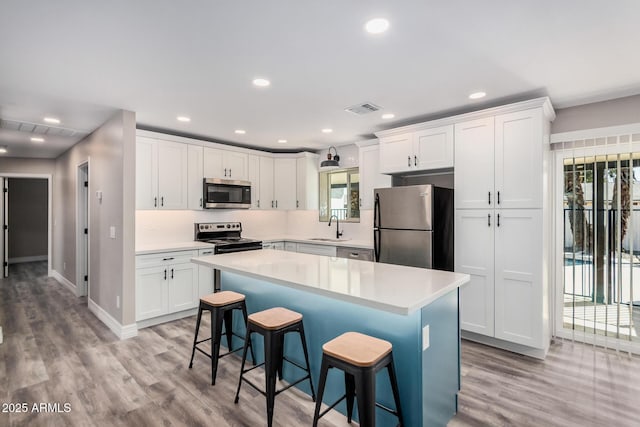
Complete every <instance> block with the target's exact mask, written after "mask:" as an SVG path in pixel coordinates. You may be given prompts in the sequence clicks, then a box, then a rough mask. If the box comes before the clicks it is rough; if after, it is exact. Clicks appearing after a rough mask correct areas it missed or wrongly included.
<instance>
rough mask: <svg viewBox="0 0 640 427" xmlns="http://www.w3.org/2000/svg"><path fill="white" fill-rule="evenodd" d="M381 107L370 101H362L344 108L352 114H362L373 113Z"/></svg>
mask: <svg viewBox="0 0 640 427" xmlns="http://www.w3.org/2000/svg"><path fill="white" fill-rule="evenodd" d="M381 108H382V107H379V106H377V105H376V104H373V103H371V102H363V103H362V104H357V105H352V106H351V107H347V108H345V109H344V110H345V111H348V112H350V113H353V114H357V115H359V116H362V115H363V114H368V113H373V112H374V111H378V110H380V109H381Z"/></svg>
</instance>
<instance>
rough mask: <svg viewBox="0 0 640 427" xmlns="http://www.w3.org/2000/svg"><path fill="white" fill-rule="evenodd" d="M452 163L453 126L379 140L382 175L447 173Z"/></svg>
mask: <svg viewBox="0 0 640 427" xmlns="http://www.w3.org/2000/svg"><path fill="white" fill-rule="evenodd" d="M382 133H383V134H384V132H382ZM453 163H454V156H453V125H447V126H439V127H433V128H426V129H418V130H412V131H407V132H403V133H399V134H392V135H389V136H381V137H380V172H382V173H388V174H393V173H401V172H415V171H424V170H432V169H446V168H451V167H453Z"/></svg>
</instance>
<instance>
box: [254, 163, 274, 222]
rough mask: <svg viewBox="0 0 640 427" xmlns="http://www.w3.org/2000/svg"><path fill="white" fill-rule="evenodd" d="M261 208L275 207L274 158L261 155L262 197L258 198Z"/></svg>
mask: <svg viewBox="0 0 640 427" xmlns="http://www.w3.org/2000/svg"><path fill="white" fill-rule="evenodd" d="M258 207H259V208H260V209H272V208H273V207H275V199H274V194H273V159H272V158H271V157H260V197H259V198H258Z"/></svg>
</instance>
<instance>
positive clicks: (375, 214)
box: [373, 193, 380, 229]
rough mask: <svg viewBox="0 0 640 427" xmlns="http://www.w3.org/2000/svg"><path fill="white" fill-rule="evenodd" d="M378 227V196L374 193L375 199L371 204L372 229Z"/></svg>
mask: <svg viewBox="0 0 640 427" xmlns="http://www.w3.org/2000/svg"><path fill="white" fill-rule="evenodd" d="M378 227H380V194H378V193H376V198H375V201H374V203H373V228H375V229H377V228H378Z"/></svg>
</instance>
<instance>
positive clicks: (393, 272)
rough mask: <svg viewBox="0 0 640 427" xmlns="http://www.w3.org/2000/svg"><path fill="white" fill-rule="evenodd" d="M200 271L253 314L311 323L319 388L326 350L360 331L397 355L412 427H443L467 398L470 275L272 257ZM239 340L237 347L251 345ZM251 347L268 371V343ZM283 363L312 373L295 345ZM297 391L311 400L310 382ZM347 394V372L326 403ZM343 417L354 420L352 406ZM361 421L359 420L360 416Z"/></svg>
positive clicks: (386, 393) (331, 379)
mask: <svg viewBox="0 0 640 427" xmlns="http://www.w3.org/2000/svg"><path fill="white" fill-rule="evenodd" d="M192 261H193V262H194V263H196V264H200V265H204V266H208V267H211V268H213V269H215V270H218V271H219V272H220V276H219V277H220V285H219V286H220V288H221V289H222V290H231V291H236V292H239V293H242V294H244V295H246V305H247V309H248V311H249V313H253V312H257V311H260V310H265V309H268V308H272V307H285V308H288V309H290V310H294V311H296V312H299V313H301V314H302V315H303V316H304V328H305V333H306V340H307V345H308V348H309V359H310V365H311V373H312V378H313V382H314V385H315V386H316V387H317V384H318V377H319V374H320V363H321V358H322V345H323V344H324V343H326V342H327V341H330V340H332V339H333V338H335V337H337V336H338V335H340V334H342V333H344V332H348V331H356V332H361V333H363V334H367V335H371V336H373V337H377V338H381V339H384V340H387V341H389V342H391V344H392V345H393V357H394V364H395V367H396V371H397V381H398V387H399V390H400V401H401V404H402V411H403V415H404V425H405V426H444V425H446V424H447V421H448V420H449V419H451V418H452V417H453V416H454V414H455V413H456V410H457V395H458V391H459V389H460V325H459V316H458V289H459V287H460V286H462V285H463V284H464V283H466V282H468V281H469V276H468V275H466V274H458V273H451V272H446V271H438V270H428V269H421V268H413V267H404V266H398V265H391V264H382V263H373V262H369V261H359V260H352V259H344V258H335V257H326V256H319V255H310V254H302V253H295V252H285V251H277V250H271V249H269V250H258V251H247V252H236V253H229V254H220V255H212V256H205V257H199V258H194V259H193V260H192ZM216 276H217V275H216ZM234 330H236V331H237V332H239V333H240V334H243V333H244V322H242V320H241V319H240V316H236V318H234ZM236 339H237V341H236V342H234V347H235V345H236V344H237V345H242V341H241V340H240V339H239V338H236ZM252 342H253V346H254V349H255V352H256V357H257V361H258V362H262V361H263V347H262V342H261V340H260V339H259V338H258V336H255V337H254V338H253V341H252ZM284 353H285V355H287V357H288V358H290V359H292V360H293V361H295V362H297V363H299V364H302V365H304V358H303V351H302V347H301V345H300V340H298V339H293V338H289V339H287V340H286V342H285V350H284ZM299 376H300V372H299V371H298V370H297V368H295V367H293V366H289V365H288V364H285V366H284V371H283V379H284V380H285V381H287V380H289V381H293V380H294V379H296V378H298V377H299ZM297 387H299V388H300V389H302V390H303V391H305V392H306V393H310V389H309V387H308V382H306V381H305V382H303V383H300V384H299V385H298V386H297ZM343 394H344V379H343V376H342V372H340V371H339V370H336V369H332V370H330V371H329V375H328V378H327V384H326V388H325V392H324V397H323V403H325V404H332V403H333V402H335V401H336V400H337V399H338V398H340V397H341V396H342V395H343ZM376 397H377V401H378V402H379V403H381V404H382V405H384V406H386V407H388V408H393V407H394V400H393V394H392V391H391V385H390V382H389V378H388V376H387V375H386V374H385V373H383V372H381V373H380V374H378V376H377V379H376ZM229 398H230V399H231V398H233V397H232V396H229ZM241 403H242V399H241V400H240V404H241ZM336 409H337V410H338V411H340V412H342V413H343V414H345V413H346V405H345V403H344V401H343V402H342V403H340V404H339V405H338V406H336ZM275 411H276V412H277V411H278V403H277V400H276V406H275ZM355 412H357V411H355ZM376 412H377V413H376V418H377V424H376V425H378V426H395V425H396V424H397V419H396V418H395V416H393V415H391V414H389V413H387V412H385V411H376ZM354 418H355V419H356V420H357V414H354Z"/></svg>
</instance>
